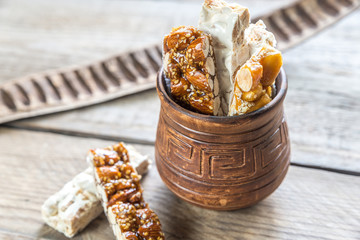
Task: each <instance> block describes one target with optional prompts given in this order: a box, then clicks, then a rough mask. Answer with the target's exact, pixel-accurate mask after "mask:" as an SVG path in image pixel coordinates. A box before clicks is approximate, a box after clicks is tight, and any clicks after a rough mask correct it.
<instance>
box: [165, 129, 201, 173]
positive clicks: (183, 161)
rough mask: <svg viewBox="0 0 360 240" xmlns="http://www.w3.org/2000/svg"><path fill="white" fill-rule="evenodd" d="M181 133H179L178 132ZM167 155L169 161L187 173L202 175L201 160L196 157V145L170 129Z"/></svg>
mask: <svg viewBox="0 0 360 240" xmlns="http://www.w3.org/2000/svg"><path fill="white" fill-rule="evenodd" d="M177 134H179V133H177ZM166 142H167V156H166V159H167V161H168V163H170V164H171V165H172V166H175V167H179V168H181V169H182V170H184V171H185V172H187V173H193V174H196V175H201V174H202V171H201V167H202V166H201V165H202V164H201V160H198V158H196V157H194V151H196V149H195V148H194V146H192V145H190V144H189V143H186V142H185V141H183V140H181V139H180V138H178V137H176V136H175V135H174V134H173V133H171V132H170V131H169V130H168V131H167V141H166ZM195 155H196V154H195Z"/></svg>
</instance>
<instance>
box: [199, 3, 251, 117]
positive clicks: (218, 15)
mask: <svg viewBox="0 0 360 240" xmlns="http://www.w3.org/2000/svg"><path fill="white" fill-rule="evenodd" d="M249 23H250V14H249V10H248V9H247V8H246V7H242V6H240V5H237V4H228V3H226V2H224V1H222V0H216V1H213V0H205V2H204V4H203V7H202V10H201V12H200V19H199V29H200V30H202V31H204V32H206V33H209V34H210V35H211V36H212V38H213V43H214V52H215V60H216V68H217V78H218V80H219V86H220V95H221V109H222V112H223V114H222V115H227V112H228V103H229V100H230V95H231V91H232V88H233V75H234V73H235V71H236V69H237V68H238V66H240V65H242V64H244V63H245V61H246V60H247V59H249V57H250V54H249V53H248V52H246V51H245V52H244V49H243V46H242V44H243V41H244V34H245V29H246V28H247V27H248V26H249ZM219 115H221V114H219Z"/></svg>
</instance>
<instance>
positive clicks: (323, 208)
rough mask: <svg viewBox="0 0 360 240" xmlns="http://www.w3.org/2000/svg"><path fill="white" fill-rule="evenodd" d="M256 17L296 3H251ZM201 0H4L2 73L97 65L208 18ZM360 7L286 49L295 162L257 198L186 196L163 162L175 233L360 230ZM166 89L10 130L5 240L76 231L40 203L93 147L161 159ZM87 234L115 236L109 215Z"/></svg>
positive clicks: (165, 203)
mask: <svg viewBox="0 0 360 240" xmlns="http://www.w3.org/2000/svg"><path fill="white" fill-rule="evenodd" d="M242 3H243V4H244V5H247V6H249V7H250V10H251V13H252V14H253V15H254V16H256V15H259V14H261V13H264V12H266V11H270V10H271V9H274V8H277V7H279V6H283V5H284V4H288V3H289V1H285V0H276V1H271V3H270V1H266V0H258V1H250V0H246V1H242ZM200 4H201V1H200V0H196V1H195V0H193V1H190V0H188V1H175V0H174V1H155V0H153V1H134V0H131V1H130V0H129V1H101V0H93V1H85V0H82V1H76V2H75V1H71V0H65V1H51V2H50V1H45V0H35V1H25V0H23V1H17V0H16V1H14V0H2V1H0V81H1V82H2V81H6V80H9V79H11V78H16V77H20V76H22V75H25V74H29V73H32V72H38V71H43V70H48V69H54V68H59V67H63V66H67V65H73V64H81V63H88V62H91V61H94V60H99V59H101V58H104V57H107V56H109V55H112V54H115V53H119V52H121V51H124V50H128V49H136V48H138V47H142V46H145V45H148V44H151V43H158V42H160V40H161V38H162V36H163V35H164V34H165V33H166V32H168V31H169V30H170V28H171V27H172V26H176V25H180V24H192V25H196V22H197V16H198V12H199V10H200ZM359 42H360V11H356V12H355V13H353V14H352V15H350V16H349V17H347V18H346V19H344V20H342V21H341V22H339V23H338V24H336V25H335V26H333V27H330V28H329V29H327V30H325V31H324V32H322V33H321V34H320V35H318V36H316V37H314V38H312V39H311V40H309V41H307V42H306V43H304V44H302V45H300V46H298V47H295V48H293V49H291V50H289V51H287V52H286V53H285V54H284V62H285V69H286V72H287V74H288V78H289V91H288V95H287V98H286V104H285V111H286V113H287V117H288V124H289V128H290V137H291V141H292V159H291V162H292V165H291V167H290V170H289V172H288V175H287V177H286V179H285V181H284V182H283V184H282V185H281V186H280V188H279V189H278V190H277V191H276V192H275V193H273V194H272V195H271V196H270V197H268V198H267V199H265V200H264V201H262V202H261V203H259V204H257V205H256V206H254V207H251V208H247V209H243V210H238V211H231V212H217V211H211V210H205V209H201V208H198V207H195V206H192V205H190V204H188V203H185V202H183V201H181V200H180V199H178V198H177V197H175V196H174V195H173V194H172V193H171V192H170V191H169V190H168V189H167V188H166V187H165V186H164V184H163V183H162V182H161V180H160V178H159V175H158V173H157V171H156V167H155V166H154V164H153V166H152V168H151V170H150V172H149V173H148V174H147V175H146V176H145V177H144V179H143V185H144V188H145V199H146V200H147V201H148V202H149V203H150V205H151V207H152V208H153V209H154V210H155V211H156V212H157V213H158V214H159V217H160V219H161V221H162V223H163V230H164V232H165V235H166V237H167V239H360V178H359V176H360V121H359V119H360V97H359V96H360V83H359V79H360V44H359ZM159 108H160V106H159V100H158V98H157V95H156V92H155V90H150V91H146V92H142V93H139V94H135V95H132V96H128V97H124V98H121V99H118V100H115V101H111V102H107V103H104V104H99V105H96V106H90V107H86V108H82V109H78V110H74V111H69V112H64V113H58V114H53V115H48V116H43V117H38V118H33V119H26V120H22V121H17V122H12V123H8V124H4V125H2V126H1V127H0V172H1V173H0V196H1V197H0V239H66V238H65V237H64V236H63V235H61V234H60V233H58V232H56V231H54V230H52V229H51V228H50V227H48V226H47V225H45V224H44V222H43V221H42V219H41V215H40V206H41V204H42V203H43V202H44V200H45V199H46V198H47V197H48V196H50V195H51V194H53V193H55V192H56V191H58V190H59V189H60V188H61V187H62V186H63V185H64V183H65V182H67V181H68V180H70V179H71V178H72V177H73V176H75V175H76V174H77V173H79V172H80V171H82V170H83V169H84V168H85V167H86V162H85V155H86V152H87V150H88V149H89V148H94V147H103V146H107V145H110V144H113V143H114V142H115V141H119V140H122V141H126V142H129V143H133V144H135V146H136V147H137V148H138V149H139V150H140V151H141V152H142V153H144V154H148V155H150V156H152V157H153V155H154V140H155V131H156V125H157V120H158V113H159ZM75 239H114V237H113V235H112V232H111V230H110V228H109V227H108V223H107V221H106V219H105V216H101V217H99V218H97V219H96V220H95V221H94V222H92V223H91V224H90V225H89V226H88V227H87V228H86V229H85V230H84V231H83V232H82V233H81V234H79V235H77V236H76V237H75Z"/></svg>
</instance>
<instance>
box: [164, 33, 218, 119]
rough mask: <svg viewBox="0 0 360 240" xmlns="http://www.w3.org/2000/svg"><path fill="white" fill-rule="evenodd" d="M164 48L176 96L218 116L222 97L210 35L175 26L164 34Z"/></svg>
mask: <svg viewBox="0 0 360 240" xmlns="http://www.w3.org/2000/svg"><path fill="white" fill-rule="evenodd" d="M163 49H164V53H163V55H164V58H163V64H164V72H165V76H166V77H167V78H169V79H170V87H171V95H172V96H173V98H174V99H175V100H176V101H177V102H178V103H179V104H181V105H182V106H184V107H186V108H189V109H191V110H195V111H197V112H200V113H204V114H209V115H217V110H218V108H219V107H218V106H219V102H220V99H219V97H218V88H216V87H215V86H218V84H217V83H215V79H216V77H215V60H214V51H213V46H212V40H211V37H210V35H208V34H205V33H204V32H202V31H200V30H197V29H196V28H194V27H186V26H181V27H178V28H174V29H173V30H172V31H171V32H170V34H168V35H167V36H165V38H164V47H163Z"/></svg>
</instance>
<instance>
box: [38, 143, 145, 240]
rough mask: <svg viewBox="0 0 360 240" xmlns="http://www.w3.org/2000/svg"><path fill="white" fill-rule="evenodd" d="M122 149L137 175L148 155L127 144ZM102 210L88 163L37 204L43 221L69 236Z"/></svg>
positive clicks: (74, 233) (141, 170) (141, 173)
mask: <svg viewBox="0 0 360 240" xmlns="http://www.w3.org/2000/svg"><path fill="white" fill-rule="evenodd" d="M126 149H127V150H128V154H129V159H130V161H129V164H131V165H132V166H133V167H134V168H135V169H136V170H137V172H138V174H139V175H143V174H145V173H146V172H147V170H148V166H149V163H150V159H149V157H148V156H145V155H142V154H140V153H139V152H137V151H136V149H135V148H134V147H133V146H131V145H126ZM103 211H104V210H103V207H102V206H101V201H100V198H99V197H98V196H97V193H96V187H95V181H94V175H93V169H92V168H91V167H89V168H87V169H86V170H85V171H83V172H81V173H79V174H78V175H76V176H75V177H74V178H73V179H72V180H71V181H69V182H68V183H66V184H65V185H64V187H63V188H62V189H61V190H60V191H58V192H57V193H55V194H54V195H52V196H50V197H49V198H48V199H47V200H46V201H45V202H44V204H43V205H42V207H41V214H42V218H43V219H44V221H45V222H46V223H47V224H48V225H49V226H51V227H52V228H54V229H56V230H57V231H59V232H61V233H63V234H64V235H65V236H66V237H69V238H71V237H73V236H74V235H76V234H77V233H78V232H80V231H81V230H82V229H84V228H85V227H86V226H87V225H88V224H89V223H90V222H91V221H92V220H93V219H95V218H96V217H98V216H99V215H100V214H101V213H102V212H103Z"/></svg>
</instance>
